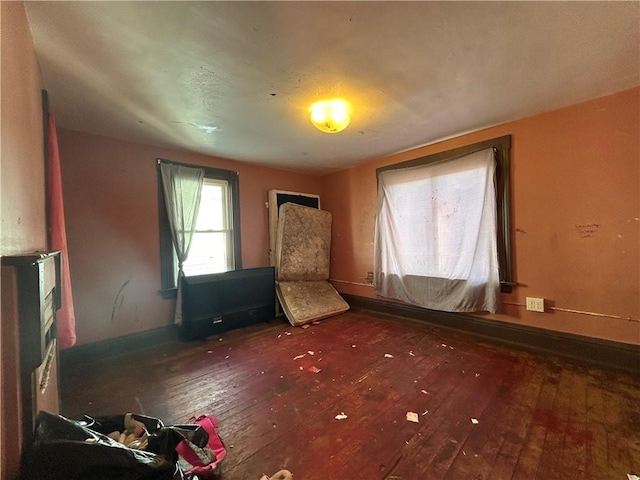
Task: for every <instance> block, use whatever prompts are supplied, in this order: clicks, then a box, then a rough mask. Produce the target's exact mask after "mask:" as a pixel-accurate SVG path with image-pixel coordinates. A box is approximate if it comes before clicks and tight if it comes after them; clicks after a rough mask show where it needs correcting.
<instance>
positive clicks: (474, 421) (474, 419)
mask: <svg viewBox="0 0 640 480" xmlns="http://www.w3.org/2000/svg"><path fill="white" fill-rule="evenodd" d="M471 423H473V424H474V425H477V424H478V423H479V422H478V419H476V418H472V419H471Z"/></svg>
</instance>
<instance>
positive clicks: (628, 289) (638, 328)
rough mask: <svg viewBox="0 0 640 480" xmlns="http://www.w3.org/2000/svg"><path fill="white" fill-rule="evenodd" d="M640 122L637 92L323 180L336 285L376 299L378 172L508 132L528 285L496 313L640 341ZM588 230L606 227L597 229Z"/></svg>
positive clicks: (519, 247) (514, 212)
mask: <svg viewBox="0 0 640 480" xmlns="http://www.w3.org/2000/svg"><path fill="white" fill-rule="evenodd" d="M639 117H640V88H635V89H632V90H628V91H624V92H620V93H617V94H615V95H611V96H607V97H603V98H599V99H595V100H592V101H588V102H585V103H581V104H578V105H574V106H571V107H567V108H563V109H560V110H556V111H552V112H548V113H544V114H541V115H537V116H534V117H530V118H526V119H523V120H518V121H515V122H510V123H507V124H504V125H500V126H497V127H493V128H489V129H486V130H482V131H479V132H475V133H472V134H468V135H464V136H461V137H458V138H455V139H451V140H447V141H444V142H441V143H437V144H433V145H430V146H427V147H422V148H418V149H415V150H412V151H409V152H404V153H402V154H398V155H393V156H390V157H386V158H382V159H378V160H375V161H371V162H369V163H366V164H364V165H360V166H357V167H354V168H350V169H348V170H344V171H341V172H338V173H335V174H332V175H327V176H325V177H323V188H322V202H323V208H325V209H327V210H329V211H331V212H333V221H334V224H333V238H332V242H333V243H332V259H331V260H332V261H331V276H332V278H333V279H335V280H337V281H336V282H334V285H335V286H336V288H337V289H338V290H339V291H341V292H345V293H352V294H354V295H361V296H366V297H375V294H374V291H373V288H371V287H368V286H365V285H362V284H365V283H366V282H365V280H364V279H365V277H366V274H367V272H369V271H373V238H374V226H375V218H376V171H375V169H376V168H377V167H380V166H383V165H388V164H393V163H397V162H401V161H404V160H409V159H413V158H419V157H422V156H425V155H429V154H432V153H437V152H441V151H444V150H448V149H451V148H455V147H458V146H462V145H467V144H471V143H474V142H479V141H482V140H486V139H490V138H494V137H499V136H502V135H507V134H511V135H512V150H511V226H512V232H511V234H512V244H513V249H514V272H515V279H516V281H517V282H518V284H519V285H518V287H516V288H515V289H514V292H513V293H511V294H502V300H503V313H502V314H498V315H488V317H489V318H493V319H496V320H501V321H505V322H512V323H518V324H522V325H530V326H536V327H542V328H546V329H551V330H558V331H562V332H570V333H575V334H579V335H585V336H589V337H596V338H602V339H609V340H614V341H619V342H625V343H630V344H640V323H639V322H640V221H639V217H640V211H639V210H640V118H639ZM586 225H597V226H596V227H592V229H594V231H593V233H592V234H591V235H590V236H588V235H587V234H586V232H585V228H583V227H582V226H586ZM348 282H351V283H348ZM355 284H360V285H355ZM527 296H536V297H544V298H545V299H546V302H547V303H546V305H547V306H550V307H554V308H555V309H550V310H548V311H547V313H533V312H528V311H526V310H525V308H524V302H525V297H527ZM566 310H579V311H581V312H585V313H572V312H568V311H566ZM618 317H623V318H618ZM629 318H630V319H631V320H629Z"/></svg>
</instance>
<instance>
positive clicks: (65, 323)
mask: <svg viewBox="0 0 640 480" xmlns="http://www.w3.org/2000/svg"><path fill="white" fill-rule="evenodd" d="M47 187H48V199H47V204H48V209H49V212H48V213H49V235H50V245H49V247H50V249H51V250H54V251H55V250H60V251H61V252H62V258H61V266H62V307H61V308H60V310H58V313H57V320H58V344H59V345H60V348H69V347H72V346H73V345H75V343H76V317H75V313H74V310H73V295H72V293H71V275H70V273H69V254H68V250H67V230H66V226H65V220H64V204H63V201H62V173H61V170H60V154H59V152H58V135H57V132H56V120H55V117H54V116H53V113H49V128H48V132H47Z"/></svg>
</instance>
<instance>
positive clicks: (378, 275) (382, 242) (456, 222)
mask: <svg viewBox="0 0 640 480" xmlns="http://www.w3.org/2000/svg"><path fill="white" fill-rule="evenodd" d="M494 176H495V159H494V152H493V149H492V148H489V149H486V150H482V151H479V152H476V153H472V154H470V155H466V156H464V157H461V158H457V159H455V160H449V161H445V162H441V163H434V164H426V165H421V166H417V167H412V168H404V169H398V170H385V171H383V172H380V174H379V175H378V217H377V222H376V231H375V247H374V248H375V260H374V263H375V265H374V269H375V277H374V278H375V288H376V293H377V294H378V295H381V296H385V297H389V298H395V299H398V300H402V301H404V302H407V303H411V304H414V305H419V306H422V307H425V308H430V309H434V310H442V311H448V312H473V311H489V312H496V311H497V310H498V309H499V292H500V277H499V271H498V250H497V238H496V231H497V225H496V221H497V220H496V217H497V212H496V198H495V195H496V194H495V186H494Z"/></svg>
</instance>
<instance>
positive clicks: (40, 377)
mask: <svg viewBox="0 0 640 480" xmlns="http://www.w3.org/2000/svg"><path fill="white" fill-rule="evenodd" d="M60 265H61V264H60V252H46V253H40V252H38V253H30V254H25V255H13V256H3V257H2V289H3V292H2V294H3V306H4V305H10V306H11V308H10V309H9V310H10V314H11V316H12V317H14V323H15V324H16V325H17V330H18V334H17V340H18V342H17V343H18V345H17V347H18V348H17V350H18V352H17V357H18V359H19V369H18V371H19V377H20V386H19V392H18V393H19V395H18V398H19V402H20V407H21V430H22V439H23V443H28V442H29V441H30V439H31V436H32V434H33V427H34V421H35V416H36V414H37V413H38V411H39V410H46V411H48V412H50V413H59V408H60V402H59V391H58V365H57V358H58V347H57V341H56V311H57V310H58V309H59V308H60V306H61V301H62V296H61V291H60V285H61V282H60V274H61V271H60ZM7 297H9V298H7ZM4 313H5V312H4V311H3V314H4Z"/></svg>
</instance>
